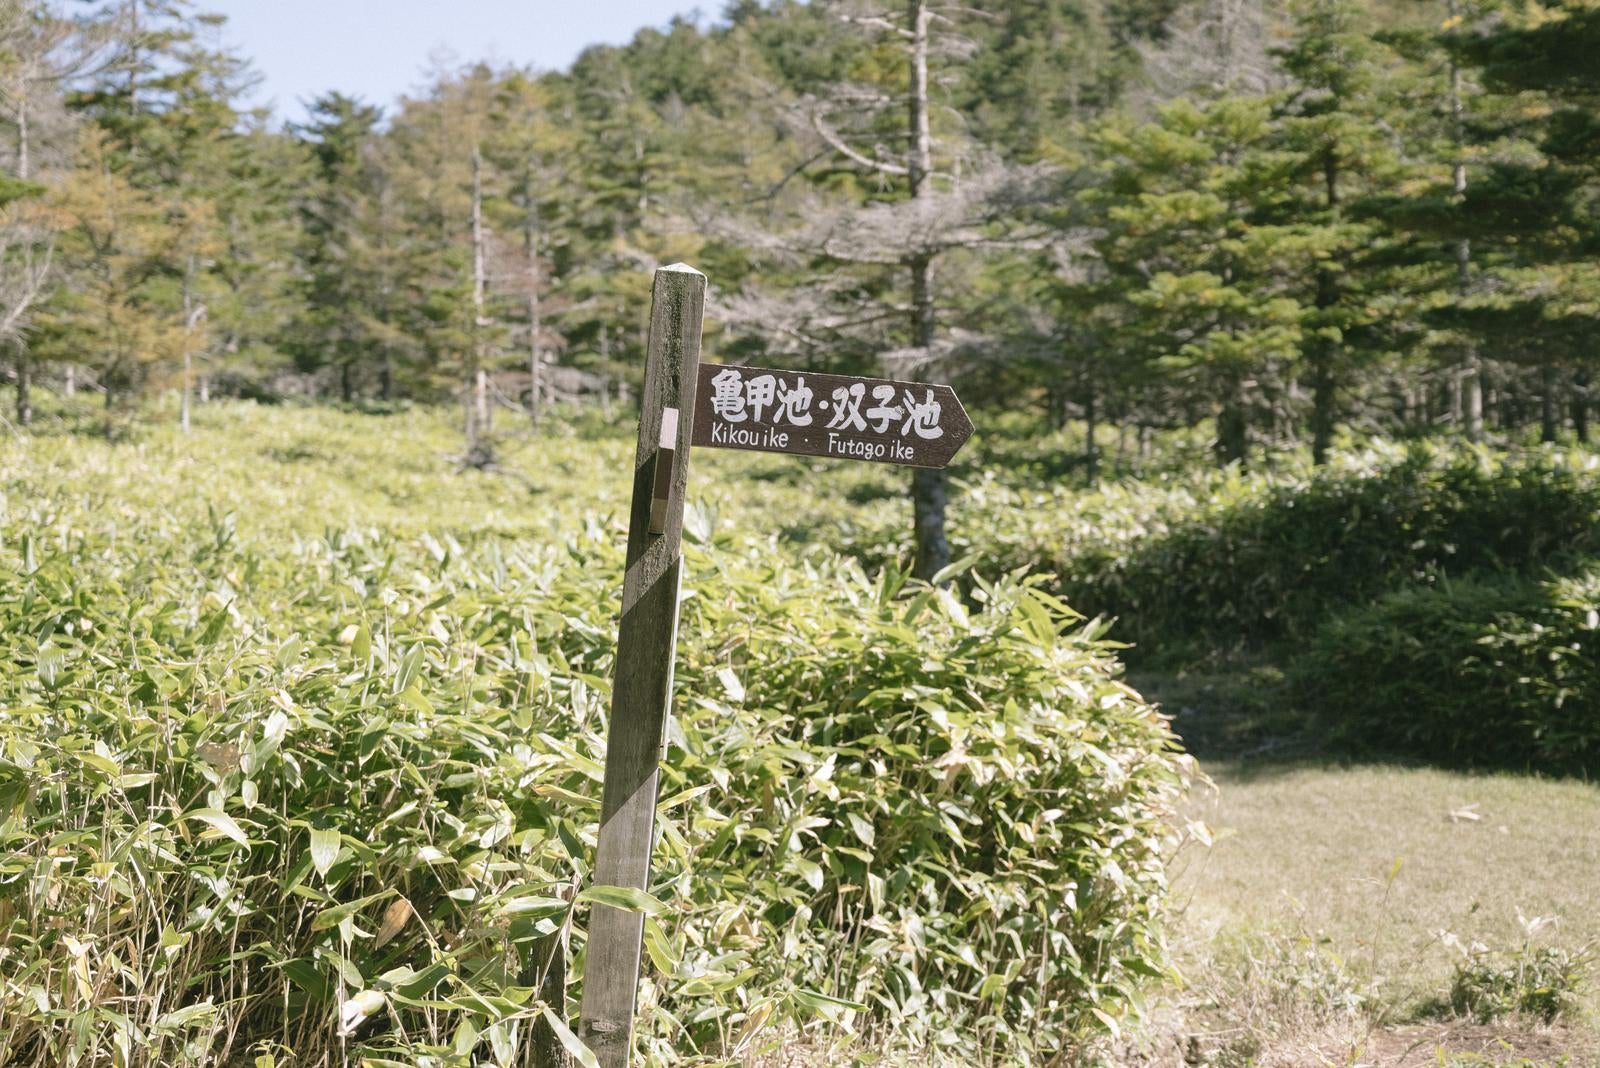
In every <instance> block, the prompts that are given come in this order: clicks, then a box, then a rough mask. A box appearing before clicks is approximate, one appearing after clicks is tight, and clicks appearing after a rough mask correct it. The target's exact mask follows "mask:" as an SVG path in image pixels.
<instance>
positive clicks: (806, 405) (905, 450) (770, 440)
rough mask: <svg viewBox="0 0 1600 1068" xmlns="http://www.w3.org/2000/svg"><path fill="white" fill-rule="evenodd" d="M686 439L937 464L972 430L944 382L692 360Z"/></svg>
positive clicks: (843, 457)
mask: <svg viewBox="0 0 1600 1068" xmlns="http://www.w3.org/2000/svg"><path fill="white" fill-rule="evenodd" d="M698 386H699V388H698V391H697V393H696V395H695V406H694V436H693V439H692V441H693V444H695V445H699V446H710V447H712V448H720V449H752V450H755V451H758V452H784V453H796V454H799V455H802V456H829V457H835V458H837V459H841V460H875V461H877V462H879V463H888V464H904V465H906V466H908V467H943V466H945V465H946V464H948V463H949V462H950V458H951V457H953V456H954V455H955V454H956V451H957V450H958V449H960V448H961V446H962V445H963V444H965V443H966V440H967V438H969V437H971V436H972V420H970V419H968V418H967V413H966V409H964V408H962V407H961V402H960V401H959V400H957V399H956V394H955V391H954V390H952V389H951V388H950V387H949V386H942V385H929V384H927V383H924V382H895V381H891V380H889V379H886V378H860V377H857V376H854V375H827V374H816V373H813V372H810V371H776V370H772V369H771V368H767V367H729V366H722V365H719V364H714V363H702V364H701V365H700V377H699V383H698Z"/></svg>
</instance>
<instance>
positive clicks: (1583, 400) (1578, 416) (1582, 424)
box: [1572, 371, 1589, 445]
mask: <svg viewBox="0 0 1600 1068" xmlns="http://www.w3.org/2000/svg"><path fill="white" fill-rule="evenodd" d="M1572 432H1573V433H1574V434H1576V435H1577V437H1578V441H1579V443H1580V444H1583V445H1587V444H1589V373H1588V372H1587V371H1579V372H1578V374H1577V376H1576V377H1574V378H1573V380H1572Z"/></svg>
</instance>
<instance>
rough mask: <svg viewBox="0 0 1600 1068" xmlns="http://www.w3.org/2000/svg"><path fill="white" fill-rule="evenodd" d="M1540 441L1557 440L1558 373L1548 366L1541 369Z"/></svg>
mask: <svg viewBox="0 0 1600 1068" xmlns="http://www.w3.org/2000/svg"><path fill="white" fill-rule="evenodd" d="M1539 380H1540V381H1539V386H1540V388H1539V440H1540V441H1544V442H1551V441H1554V440H1556V432H1557V424H1556V371H1555V368H1554V367H1550V366H1549V365H1546V366H1544V367H1541V368H1540V369H1539Z"/></svg>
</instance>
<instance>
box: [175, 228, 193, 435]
mask: <svg viewBox="0 0 1600 1068" xmlns="http://www.w3.org/2000/svg"><path fill="white" fill-rule="evenodd" d="M194 325H195V310H194V254H193V253H190V254H189V258H188V261H187V262H186V263H185V265H184V269H183V401H182V405H181V409H182V410H181V411H180V412H179V414H178V426H179V427H180V428H181V429H182V430H183V432H184V433H185V434H187V433H188V432H189V394H190V393H191V392H192V391H193V389H194Z"/></svg>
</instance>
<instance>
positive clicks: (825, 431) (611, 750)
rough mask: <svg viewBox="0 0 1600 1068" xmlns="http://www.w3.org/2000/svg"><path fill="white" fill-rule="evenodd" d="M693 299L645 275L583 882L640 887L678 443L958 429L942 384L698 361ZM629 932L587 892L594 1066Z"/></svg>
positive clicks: (608, 1049)
mask: <svg viewBox="0 0 1600 1068" xmlns="http://www.w3.org/2000/svg"><path fill="white" fill-rule="evenodd" d="M705 296H706V278H705V275H703V274H701V273H700V272H699V271H697V270H695V269H694V268H693V267H690V266H688V265H687V264H682V263H676V264H673V265H672V266H670V267H662V268H660V269H658V270H657V271H656V274H655V283H654V286H653V289H652V291H651V303H650V337H649V343H648V346H647V349H646V355H645V368H644V389H643V390H642V391H641V393H640V410H639V442H638V446H637V448H636V449H635V451H634V464H633V506H632V509H631V511H630V513H629V520H628V553H627V570H626V573H625V575H624V578H623V585H622V618H621V622H620V623H619V625H618V629H617V657H616V681H615V684H614V685H613V687H612V690H611V723H610V726H609V728H608V730H607V736H606V763H605V785H604V787H603V789H602V794H601V801H600V834H599V840H598V842H597V844H596V848H595V860H594V870H593V872H592V876H591V879H592V885H594V886H597V887H598V886H606V887H622V888H625V889H630V888H631V889H633V890H647V889H648V888H649V883H650V850H651V846H652V844H653V842H654V838H655V815H656V782H657V773H658V769H659V764H660V760H661V757H662V755H663V751H664V749H665V740H666V726H667V715H668V712H669V710H670V706H671V697H672V663H673V647H674V645H675V644H676V642H677V634H678V583H679V578H680V573H681V570H682V565H683V556H682V552H681V546H682V540H683V500H684V491H685V489H686V488H687V486H688V482H689V449H690V447H691V446H702V447H706V446H709V447H711V448H728V449H753V450H756V451H761V452H781V453H790V454H794V455H799V456H825V457H837V458H840V459H854V460H872V461H877V462H879V463H894V464H904V465H907V466H912V467H943V466H945V465H946V464H948V463H949V462H950V459H951V457H953V456H954V455H955V454H956V451H957V450H958V449H960V448H961V446H962V445H963V444H964V443H965V442H966V440H967V438H969V437H970V436H971V435H972V422H971V420H969V419H968V418H967V413H966V411H965V410H964V409H963V408H962V407H961V402H960V401H959V400H957V399H956V395H955V393H954V392H953V391H952V390H951V389H950V387H949V386H938V385H927V384H924V383H920V382H893V381H890V380H888V379H882V378H858V377H853V376H846V375H827V374H815V373H813V372H810V371H805V372H801V371H776V370H769V369H767V368H761V367H722V366H718V365H716V364H709V363H708V364H702V363H701V362H700V331H701V321H702V319H703V317H704V314H705ZM605 896H612V897H613V899H615V896H614V895H605ZM590 900H593V899H592V898H591V899H590ZM643 934H644V916H643V915H642V914H641V913H638V912H633V911H629V910H627V909H622V908H616V907H613V906H611V905H606V904H601V903H599V902H598V901H595V902H594V905H593V911H592V912H591V914H590V918H589V939H588V946H587V949H586V950H585V952H586V955H587V958H586V963H585V965H584V977H583V1007H582V1010H581V1014H580V1017H579V1023H578V1037H579V1038H581V1039H582V1040H583V1042H584V1043H585V1044H586V1045H587V1046H588V1047H589V1049H590V1050H591V1051H592V1052H593V1053H594V1055H595V1058H596V1060H598V1062H599V1063H600V1065H601V1068H626V1066H627V1064H628V1057H629V1052H630V1049H631V1047H632V1044H633V1018H634V1013H635V1010H636V1002H637V998H638V993H639V953H640V949H641V942H642V938H643Z"/></svg>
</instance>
